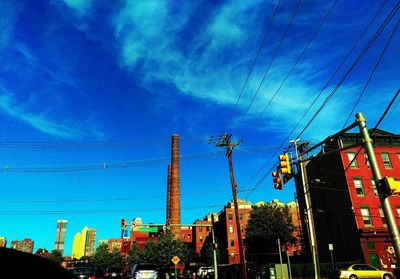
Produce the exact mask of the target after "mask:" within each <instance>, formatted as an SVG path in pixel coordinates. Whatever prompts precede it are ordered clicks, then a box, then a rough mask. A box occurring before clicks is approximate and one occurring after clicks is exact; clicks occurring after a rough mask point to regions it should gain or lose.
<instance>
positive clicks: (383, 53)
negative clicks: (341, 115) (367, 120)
mask: <svg viewBox="0 0 400 279" xmlns="http://www.w3.org/2000/svg"><path fill="white" fill-rule="evenodd" d="M399 23H400V20H399V21H397V24H396V25H395V27H394V28H393V31H392V33H391V34H390V37H389V39H388V40H387V42H386V44H385V47H384V48H383V50H382V52H381V54H380V55H379V58H378V60H377V61H376V63H375V65H374V67H373V69H372V71H371V73H370V75H369V77H368V80H367V82H366V83H365V85H364V88H363V89H362V90H361V93H360V94H359V96H358V98H357V100H356V102H355V104H354V106H353V108H352V109H351V111H350V113H349V116H348V117H347V119H346V121H345V123H344V125H343V127H345V126H346V125H347V122H348V121H349V119H350V117H351V116H352V115H353V112H354V110H355V109H356V107H357V105H358V103H359V102H360V100H361V98H362V96H363V95H364V92H365V90H366V89H367V88H368V85H369V83H370V81H371V79H372V77H373V76H374V74H375V72H376V69H377V68H378V66H379V64H380V62H381V60H382V58H383V56H384V55H385V53H386V50H387V48H388V47H389V45H390V42H391V41H392V39H393V36H394V34H395V33H396V30H397V27H398V26H399Z"/></svg>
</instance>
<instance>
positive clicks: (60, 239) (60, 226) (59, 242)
mask: <svg viewBox="0 0 400 279" xmlns="http://www.w3.org/2000/svg"><path fill="white" fill-rule="evenodd" d="M67 224H68V221H67V220H57V227H56V241H55V244H54V249H55V250H57V251H60V252H61V255H62V254H63V253H64V242H65V234H66V233H67Z"/></svg>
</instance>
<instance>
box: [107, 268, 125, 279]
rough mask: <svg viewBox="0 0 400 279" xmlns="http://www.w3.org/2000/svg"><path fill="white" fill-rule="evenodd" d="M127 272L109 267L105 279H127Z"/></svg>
mask: <svg viewBox="0 0 400 279" xmlns="http://www.w3.org/2000/svg"><path fill="white" fill-rule="evenodd" d="M126 275H127V274H126V271H125V269H123V268H116V267H107V268H106V271H105V273H104V278H107V279H109V278H112V279H123V278H126V277H127V276H126Z"/></svg>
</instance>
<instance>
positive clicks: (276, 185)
mask: <svg viewBox="0 0 400 279" xmlns="http://www.w3.org/2000/svg"><path fill="white" fill-rule="evenodd" d="M272 177H273V180H274V188H275V189H278V190H282V189H283V184H282V179H281V173H280V172H279V171H278V170H277V171H274V172H273V173H272Z"/></svg>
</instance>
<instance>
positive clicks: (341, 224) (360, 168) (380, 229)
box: [296, 130, 400, 269]
mask: <svg viewBox="0 0 400 279" xmlns="http://www.w3.org/2000/svg"><path fill="white" fill-rule="evenodd" d="M371 138H372V140H373V143H374V153H375V156H376V158H377V163H378V165H379V169H380V171H381V174H382V176H389V177H394V178H397V179H400V135H394V134H392V133H388V132H385V131H382V130H376V131H375V133H374V134H373V135H372V136H371ZM357 143H359V144H360V146H358V147H352V148H350V149H347V150H342V151H340V152H335V153H327V152H329V151H332V150H338V149H339V148H345V147H349V146H351V145H353V144H357ZM361 143H362V138H361V137H360V135H359V134H358V133H345V134H342V135H340V136H339V137H337V138H336V139H334V140H332V141H330V142H329V143H327V144H326V145H325V146H324V148H323V150H322V152H321V154H322V153H324V154H326V155H324V156H317V157H316V158H315V159H312V160H310V162H309V163H308V164H307V166H306V170H307V178H308V183H309V186H310V190H309V191H310V195H311V201H312V208H313V213H314V214H313V217H314V223H315V230H316V235H317V237H316V238H317V247H318V252H319V257H320V262H329V261H330V250H329V244H331V247H333V254H334V255H335V259H336V261H364V262H366V263H368V264H371V265H373V266H375V267H377V268H381V269H389V268H391V267H394V264H395V262H396V259H395V256H394V250H393V247H392V242H391V236H390V234H389V231H388V228H387V225H386V223H387V222H386V219H385V217H384V214H383V210H382V208H381V204H380V199H379V196H378V189H377V185H376V183H375V181H374V179H373V175H372V171H371V168H370V166H369V162H368V160H367V156H366V154H365V153H364V150H363V149H362V148H361ZM360 149H361V151H360ZM353 158H355V160H354V161H353V163H351V164H350V162H351V161H352V159H353ZM296 188H297V191H298V197H299V202H300V206H301V208H303V209H304V208H305V203H304V198H302V197H303V196H304V193H303V190H302V185H301V179H300V177H299V176H297V177H296ZM379 191H380V190H379ZM389 201H390V203H391V208H392V211H393V215H394V216H395V217H396V221H397V224H398V225H399V224H400V222H399V221H400V219H399V218H400V197H398V196H391V197H389ZM300 212H301V214H302V220H303V221H304V220H306V219H305V218H306V216H304V210H300ZM303 225H305V223H304V224H303ZM304 232H305V234H306V233H307V230H304ZM305 239H306V240H307V239H308V236H307V237H305ZM306 248H307V247H306Z"/></svg>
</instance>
